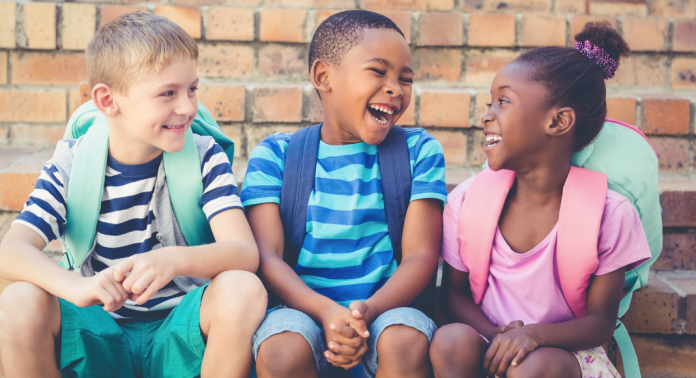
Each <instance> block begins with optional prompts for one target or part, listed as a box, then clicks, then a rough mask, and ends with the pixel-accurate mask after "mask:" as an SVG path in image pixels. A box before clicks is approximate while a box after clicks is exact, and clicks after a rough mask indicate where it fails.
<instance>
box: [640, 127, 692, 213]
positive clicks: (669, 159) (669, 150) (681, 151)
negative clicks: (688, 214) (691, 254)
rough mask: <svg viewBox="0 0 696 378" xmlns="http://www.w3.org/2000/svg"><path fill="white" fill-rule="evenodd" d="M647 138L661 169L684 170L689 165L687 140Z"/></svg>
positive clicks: (669, 170)
mask: <svg viewBox="0 0 696 378" xmlns="http://www.w3.org/2000/svg"><path fill="white" fill-rule="evenodd" d="M648 139H649V140H650V143H651V144H652V145H653V147H654V148H655V151H657V161H658V164H659V169H660V170H661V171H665V172H676V173H685V172H686V170H687V169H688V166H689V141H687V140H684V139H679V138H673V137H649V138H648ZM694 201H696V198H694ZM694 203H696V202H694ZM685 205H686V204H685ZM687 206H688V205H687ZM662 210H663V212H662V216H663V217H662V218H663V222H664V219H665V211H666V210H665V208H664V206H663V208H662ZM663 225H664V224H663ZM694 226H696V224H694Z"/></svg>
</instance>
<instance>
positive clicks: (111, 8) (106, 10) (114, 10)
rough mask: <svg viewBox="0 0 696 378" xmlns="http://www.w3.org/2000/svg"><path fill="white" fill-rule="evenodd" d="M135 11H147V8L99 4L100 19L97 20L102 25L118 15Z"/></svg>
mask: <svg viewBox="0 0 696 378" xmlns="http://www.w3.org/2000/svg"><path fill="white" fill-rule="evenodd" d="M137 11H141V12H147V8H145V7H135V6H132V5H116V4H104V5H102V6H101V20H100V21H99V25H100V26H104V25H106V24H108V23H109V22H111V21H113V20H115V19H116V18H117V17H119V16H123V15H124V14H128V13H133V12H137Z"/></svg>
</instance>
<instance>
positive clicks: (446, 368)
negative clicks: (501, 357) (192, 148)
mask: <svg viewBox="0 0 696 378" xmlns="http://www.w3.org/2000/svg"><path fill="white" fill-rule="evenodd" d="M487 348H488V343H487V342H486V341H485V340H484V339H483V337H481V335H479V334H478V332H476V330H475V329H473V328H471V327H470V326H468V325H466V324H461V323H453V324H448V325H446V326H443V327H442V328H440V329H438V330H437V332H436V333H435V337H433V342H432V345H431V346H430V362H431V363H432V364H433V371H434V372H435V378H455V377H456V378H461V377H466V378H480V377H483V371H482V370H481V363H482V361H483V355H484V354H485V353H486V349H487Z"/></svg>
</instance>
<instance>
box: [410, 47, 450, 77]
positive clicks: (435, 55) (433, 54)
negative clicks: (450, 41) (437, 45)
mask: <svg viewBox="0 0 696 378" xmlns="http://www.w3.org/2000/svg"><path fill="white" fill-rule="evenodd" d="M411 61H412V65H413V70H414V71H415V73H416V74H415V79H416V80H424V81H459V80H460V79H461V77H462V76H461V75H462V54H461V51H460V50H458V49H434V48H420V49H416V50H415V51H414V52H413V55H412V57H411Z"/></svg>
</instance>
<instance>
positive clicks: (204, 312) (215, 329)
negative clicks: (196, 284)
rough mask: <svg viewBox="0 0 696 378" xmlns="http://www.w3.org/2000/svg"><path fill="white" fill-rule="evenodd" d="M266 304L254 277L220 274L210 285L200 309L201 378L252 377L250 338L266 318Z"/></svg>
mask: <svg viewBox="0 0 696 378" xmlns="http://www.w3.org/2000/svg"><path fill="white" fill-rule="evenodd" d="M267 302H268V296H267V294H266V289H265V288H264V287H263V284H262V283H261V280H259V278H258V277H256V275H254V274H253V273H249V272H244V271H227V272H222V273H220V274H218V275H217V276H216V277H215V278H214V279H213V280H212V281H211V282H210V285H208V288H207V289H206V291H205V293H204V294H203V299H202V301H201V307H200V329H201V333H202V334H203V339H204V340H206V348H205V354H204V356H203V365H202V367H201V376H202V377H203V378H207V377H218V376H219V377H248V376H249V375H250V374H251V370H252V366H253V365H252V364H253V360H252V355H251V347H252V338H253V337H254V333H255V332H256V330H257V329H258V328H259V326H260V325H261V322H262V321H263V318H264V316H265V315H266V304H267Z"/></svg>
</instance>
